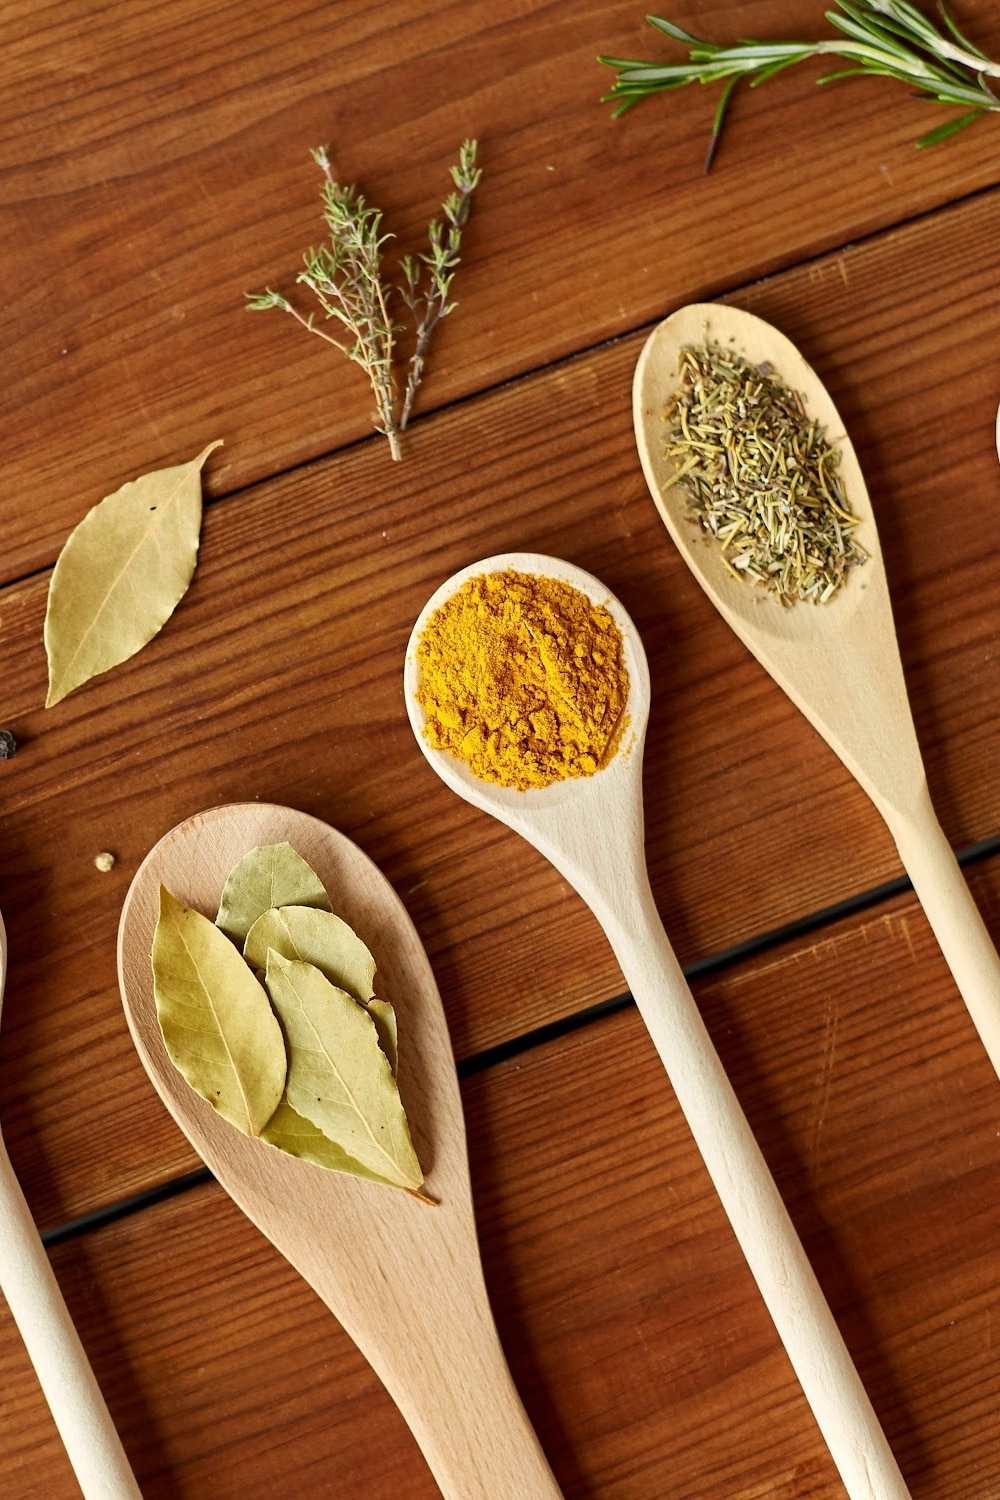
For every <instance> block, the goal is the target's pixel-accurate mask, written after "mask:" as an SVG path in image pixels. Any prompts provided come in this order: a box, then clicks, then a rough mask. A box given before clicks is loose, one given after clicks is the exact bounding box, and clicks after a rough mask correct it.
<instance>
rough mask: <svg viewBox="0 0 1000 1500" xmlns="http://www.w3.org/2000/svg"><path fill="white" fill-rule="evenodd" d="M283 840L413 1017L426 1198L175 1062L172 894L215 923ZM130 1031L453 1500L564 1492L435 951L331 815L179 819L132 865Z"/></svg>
mask: <svg viewBox="0 0 1000 1500" xmlns="http://www.w3.org/2000/svg"><path fill="white" fill-rule="evenodd" d="M285 840H287V841H288V842H289V843H290V844H291V845H292V846H293V847H294V848H295V849H296V850H298V852H299V853H300V854H301V855H302V856H303V858H304V859H306V860H308V862H309V863H310V864H311V865H312V867H313V869H314V870H315V871H316V873H317V874H318V875H319V877H320V879H321V880H322V881H323V883H324V885H325V886H326V888H327V891H328V892H329V895H330V899H331V902H332V904H333V908H334V910H335V911H336V912H337V913H338V915H340V916H342V917H343V918H344V920H345V921H347V922H348V923H350V925H351V926H352V927H353V928H354V929H355V930H356V931H357V933H358V934H359V936H360V937H361V938H362V939H363V940H364V941H365V943H367V945H368V947H369V948H370V949H371V950H372V953H373V954H374V957H375V959H376V962H377V965H378V975H377V982H378V986H379V988H378V993H379V995H380V997H382V998H384V999H387V1000H391V1001H392V1002H393V1004H394V1006H395V1008H396V1013H397V1016H398V1019H399V1039H400V1045H399V1087H400V1093H401V1095H402V1098H403V1103H404V1106H405V1108H406V1111H407V1116H408V1118H409V1122H410V1127H411V1131H412V1134H413V1138H414V1143H415V1146H416V1149H417V1154H418V1156H419V1158H420V1162H421V1165H422V1166H423V1168H424V1171H425V1172H426V1174H427V1176H426V1181H425V1184H424V1188H423V1191H424V1192H425V1193H427V1194H428V1195H429V1196H430V1197H431V1198H433V1199H435V1200H436V1202H435V1203H434V1204H432V1205H430V1206H428V1205H427V1204H426V1203H421V1202H419V1201H418V1200H417V1199H416V1198H415V1197H413V1196H411V1195H410V1194H407V1193H404V1192H402V1191H400V1190H398V1189H394V1188H388V1187H382V1186H380V1185H378V1184H376V1183H371V1182H365V1181H361V1180H360V1179H357V1178H353V1177H346V1176H344V1175H342V1174H340V1173H338V1172H331V1171H326V1170H324V1169H323V1168H321V1167H314V1166H311V1165H310V1164H308V1163H306V1162H301V1161H297V1160H295V1159H294V1158H292V1157H290V1156H286V1155H285V1154H284V1153H282V1152H280V1151H277V1150H275V1149H273V1148H272V1147H270V1146H267V1145H265V1144H264V1143H263V1142H262V1141H259V1140H252V1139H250V1138H249V1137H247V1136H244V1135H241V1134H240V1132H239V1131H238V1130H235V1129H234V1128H233V1127H232V1126H231V1125H228V1124H227V1123H226V1122H225V1121H224V1120H223V1119H221V1118H220V1117H219V1116H218V1115H217V1114H216V1113H215V1111H214V1110H213V1109H212V1108H211V1106H210V1105H209V1104H207V1103H206V1102H205V1100H204V1099H202V1098H200V1097H199V1095H197V1094H195V1093H194V1092H193V1090H191V1089H190V1088H189V1087H188V1085H187V1083H186V1082H185V1081H184V1079H183V1078H182V1077H181V1075H180V1073H178V1072H177V1071H176V1070H175V1069H174V1067H173V1065H172V1064H171V1062H170V1059H169V1057H168V1056H167V1052H166V1049H165V1047H164V1045H163V1038H162V1035H161V1033H160V1028H159V1024H158V1022H157V1019H156V1009H155V1003H154V999H153V986H152V973H151V968H150V953H151V949H152V943H153V931H154V928H155V925H156V917H157V908H158V899H159V889H160V886H161V884H162V885H165V886H166V887H167V889H168V890H170V891H171V892H172V893H173V894H174V895H175V896H176V897H178V898H179V899H180V900H182V901H183V902H184V903H185V904H186V905H188V906H190V907H193V908H195V909H196V910H198V911H201V912H202V913H204V914H205V915H206V916H210V917H212V918H213V919H214V917H215V914H216V912H217V910H218V905H219V898H220V896H221V894H222V888H223V885H224V883H225V880H226V876H227V875H228V873H229V871H230V870H231V869H232V868H233V866H234V865H236V863H237V862H238V861H239V860H240V859H242V857H243V856H244V855H245V854H247V853H248V852H249V851H250V850H251V849H254V848H256V847H257V846H258V845H261V844H272V843H280V842H282V841H285ZM118 975H119V982H120V984H121V992H122V1000H123V1003H124V1006H125V1014H126V1017H127V1018H128V1024H129V1028H130V1030H131V1032H132V1038H133V1040H134V1042H135V1045H136V1047H137V1049H138V1052H139V1056H140V1057H141V1058H142V1061H143V1063H144V1064H145V1067H146V1071H147V1072H148V1073H149V1076H150V1078H151V1079H152V1081H153V1084H154V1086H155V1088H156V1090H157V1092H158V1093H159V1095H160V1097H161V1099H162V1100H163V1102H164V1104H166V1106H167V1108H168V1109H169V1111H170V1113H171V1114H172V1115H173V1117H174V1119H175V1120H176V1121H177V1123H178V1125H179V1126H180V1128H181V1130H182V1131H183V1132H184V1134H185V1135H186V1136H187V1138H188V1140H189V1141H190V1142H191V1144H192V1145H193V1146H194V1148H195V1150H196V1151H197V1152H198V1154H199V1155H200V1156H201V1157H202V1158H203V1159H204V1161H205V1162H206V1163H207V1165H208V1166H209V1168H210V1170H211V1171H212V1173H213V1175H214V1176H215V1177H216V1178H217V1180H218V1181H219V1183H220V1184H221V1185H222V1187H223V1188H225V1190H226V1192H227V1193H228V1194H229V1195H230V1197H231V1198H232V1199H233V1200H234V1202H236V1203H237V1204H238V1205H239V1207H240V1208H241V1209H242V1210H243V1212H244V1213H245V1214H246V1215H247V1216H248V1217H249V1218H250V1219H251V1220H252V1221H253V1222H254V1224H256V1225H257V1228H258V1229H260V1230H261V1232H262V1233H263V1234H265V1235H266V1236H267V1238H268V1239H269V1240H271V1242H272V1243H273V1244H274V1245H276V1246H277V1248H278V1249H279V1250H280V1251H281V1253H282V1254H283V1255H284V1256H285V1257H286V1258H287V1259H288V1260H289V1261H290V1262H291V1264H292V1265H293V1266H294V1267H295V1269H296V1270H297V1271H298V1272H299V1273H300V1274H301V1275H302V1276H303V1277H305V1279H306V1281H308V1282H309V1284H310V1286H312V1287H313V1289H314V1290H315V1291H316V1292H317V1293H318V1294H319V1296H320V1297H321V1298H322V1299H323V1301H324V1302H325V1303H326V1304H327V1306H328V1307H329V1308H330V1310H331V1311H332V1312H333V1313H335V1314H336V1316H337V1318H338V1319H339V1320H340V1322H341V1323H342V1324H343V1326H344V1328H345V1329H346V1330H347V1332H348V1333H349V1334H350V1336H351V1338H353V1339H354V1341H355V1343H356V1344H357V1345H358V1348H359V1349H360V1350H361V1351H362V1353H363V1354H364V1355H365V1357H366V1358H367V1359H368V1361H369V1362H370V1364H371V1365H372V1367H373V1368H374V1369H375V1371H376V1373H377V1374H378V1375H379V1376H380V1378H381V1379H382V1381H383V1382H384V1384H385V1386H386V1388H387V1389H388V1391H389V1393H390V1395H391V1396H392V1397H393V1399H394V1401H395V1402H396V1405H397V1406H398V1407H399V1409H400V1411H401V1412H402V1414H403V1416H404V1417H405V1419H406V1421H407V1422H408V1423H409V1426H410V1428H411V1430H412V1432H413V1434H414V1436H415V1437H416V1439H417V1442H418V1443H419V1445H420V1447H421V1449H422V1450H423V1453H424V1456H425V1458H426V1459H427V1462H428V1464H429V1466H430V1469H431V1472H432V1473H433V1475H434V1477H435V1479H436V1480H437V1482H438V1485H439V1486H440V1488H441V1491H442V1493H443V1494H445V1495H446V1496H448V1497H450V1500H526V1497H529V1496H530V1497H535V1496H538V1497H539V1500H558V1496H559V1494H560V1491H559V1489H558V1487H557V1485H556V1482H555V1480H554V1478H553V1477H552V1473H551V1471H550V1469H549V1467H548V1464H547V1463H546V1461H545V1457H544V1455H543V1453H542V1450H541V1447H540V1445H539V1443H538V1439H537V1438H536V1436H535V1434H534V1432H533V1430H532V1428H531V1425H530V1423H529V1421H528V1419H527V1417H526V1415H525V1412H524V1408H523V1407H522V1405H521V1401H520V1398H519V1397H518V1394H517V1391H516V1390H515V1388H514V1383H513V1381H512V1379H511V1376H510V1372H509V1371H508V1369H507V1364H506V1361H505V1359H504V1356H503V1351H502V1349H501V1347H500V1340H499V1338H498V1336H497V1332H496V1328H495V1326H494V1323H493V1316H492V1313H491V1311H490V1306H489V1302H488V1300H487V1294H486V1288H485V1284H484V1282H483V1274H482V1266H481V1264H480V1259H479V1247H478V1242H477V1238H476V1226H475V1219H474V1217H473V1209H472V1194H471V1188H470V1183H469V1166H468V1157H467V1154H466V1145H465V1123H464V1119H463V1115H462V1102H461V1097H460V1095H459V1090H458V1079H457V1077H456V1073H455V1064H454V1060H453V1057H452V1051H451V1040H450V1037H449V1034H448V1026H447V1022H446V1021H445V1016H444V1011H443V1009H442V1006H441V1000H440V997H439V995H438V992H437V986H436V985H435V983H434V976H433V974H432V972H431V969H430V965H429V963H428V961H427V957H426V955H425V953H424V950H423V948H422V947H421V944H420V939H419V938H418V936H417V934H416V932H415V930H414V928H413V925H412V923H411V922H410V919H409V917H408V916H407V914H406V911H405V909H404V907H403V905H402V903H401V902H400V900H399V899H398V897H397V896H396V894H395V892H394V891H393V890H392V888H391V887H390V886H389V885H388V883H387V882H386V880H385V879H384V877H383V876H382V875H381V873H380V872H379V871H378V869H376V867H375V866H374V865H373V864H372V862H371V861H370V860H369V859H368V858H367V857H366V856H365V855H364V854H362V853H361V851H360V850H359V849H358V848H356V846H355V845H354V844H352V843H351V842H350V840H349V839H346V838H345V837H344V836H343V835H342V834H339V833H336V832H334V830H333V829H332V828H329V827H328V826H327V825H326V824H325V823H321V822H319V821H318V820H317V819H316V818H311V817H308V816H307V815H306V814H304V813H300V812H293V811H291V809H289V808H286V807H275V806H272V805H268V804H264V803H244V804H237V805H234V806H231V807H217V808H214V809H212V810H211V811H210V812H205V813H201V814H199V815H198V816H196V817H193V818H189V819H188V820H187V821H186V822H184V823H181V824H180V825H179V826H178V827H177V828H174V829H173V830H172V831H171V832H170V833H168V834H167V835H166V836H165V837H164V838H162V839H161V840H160V842H159V843H158V844H156V845H155V847H154V848H153V849H152V850H151V851H150V853H149V854H148V855H147V856H146V858H145V860H144V861H143V863H142V864H141V865H140V867H139V869H138V870H137V872H136V875H135V878H134V880H133V881H132V885H131V887H130V889H129V893H128V896H127V898H126V901H125V906H124V909H123V911H122V917H121V924H120V927H119V933H118Z"/></svg>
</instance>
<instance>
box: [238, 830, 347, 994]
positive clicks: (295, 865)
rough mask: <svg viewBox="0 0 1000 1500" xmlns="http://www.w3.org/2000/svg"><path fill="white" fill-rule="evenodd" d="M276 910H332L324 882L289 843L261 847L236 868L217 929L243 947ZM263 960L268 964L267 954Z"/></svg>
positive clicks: (251, 851)
mask: <svg viewBox="0 0 1000 1500" xmlns="http://www.w3.org/2000/svg"><path fill="white" fill-rule="evenodd" d="M274 906H309V907H316V908H318V909H319V910H321V911H329V910H330V898H329V896H328V895H327V893H326V891H325V889H324V887H323V882H322V881H321V880H320V878H319V876H318V875H317V874H316V872H315V871H314V870H313V868H312V866H311V865H310V864H308V863H307V861H306V860H304V859H303V858H302V855H301V854H299V853H298V851H297V850H295V849H293V848H292V846H291V844H288V843H282V844H260V845H259V846H258V847H257V848H256V849H251V850H250V852H249V854H244V856H243V858H242V859H241V860H240V862H239V864H238V865H234V867H233V869H232V870H230V872H229V877H228V879H227V880H226V884H225V886H224V887H223V890H222V899H221V901H220V902H219V914H218V916H217V917H216V919H215V922H216V926H217V927H221V928H222V931H223V932H224V933H226V934H227V936H229V937H231V938H232V939H233V941H234V942H237V943H240V944H241V945H242V944H243V943H244V942H245V941H246V937H247V933H248V932H249V931H250V929H251V927H252V926H253V924H254V923H255V922H256V921H257V918H258V917H260V916H262V915H263V914H264V912H266V911H270V909H271V908H272V907H274ZM264 959H265V963H266V959H267V954H266V953H265V955H264ZM265 963H261V964H260V965H259V967H260V968H261V969H263V968H264V967H265Z"/></svg>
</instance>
